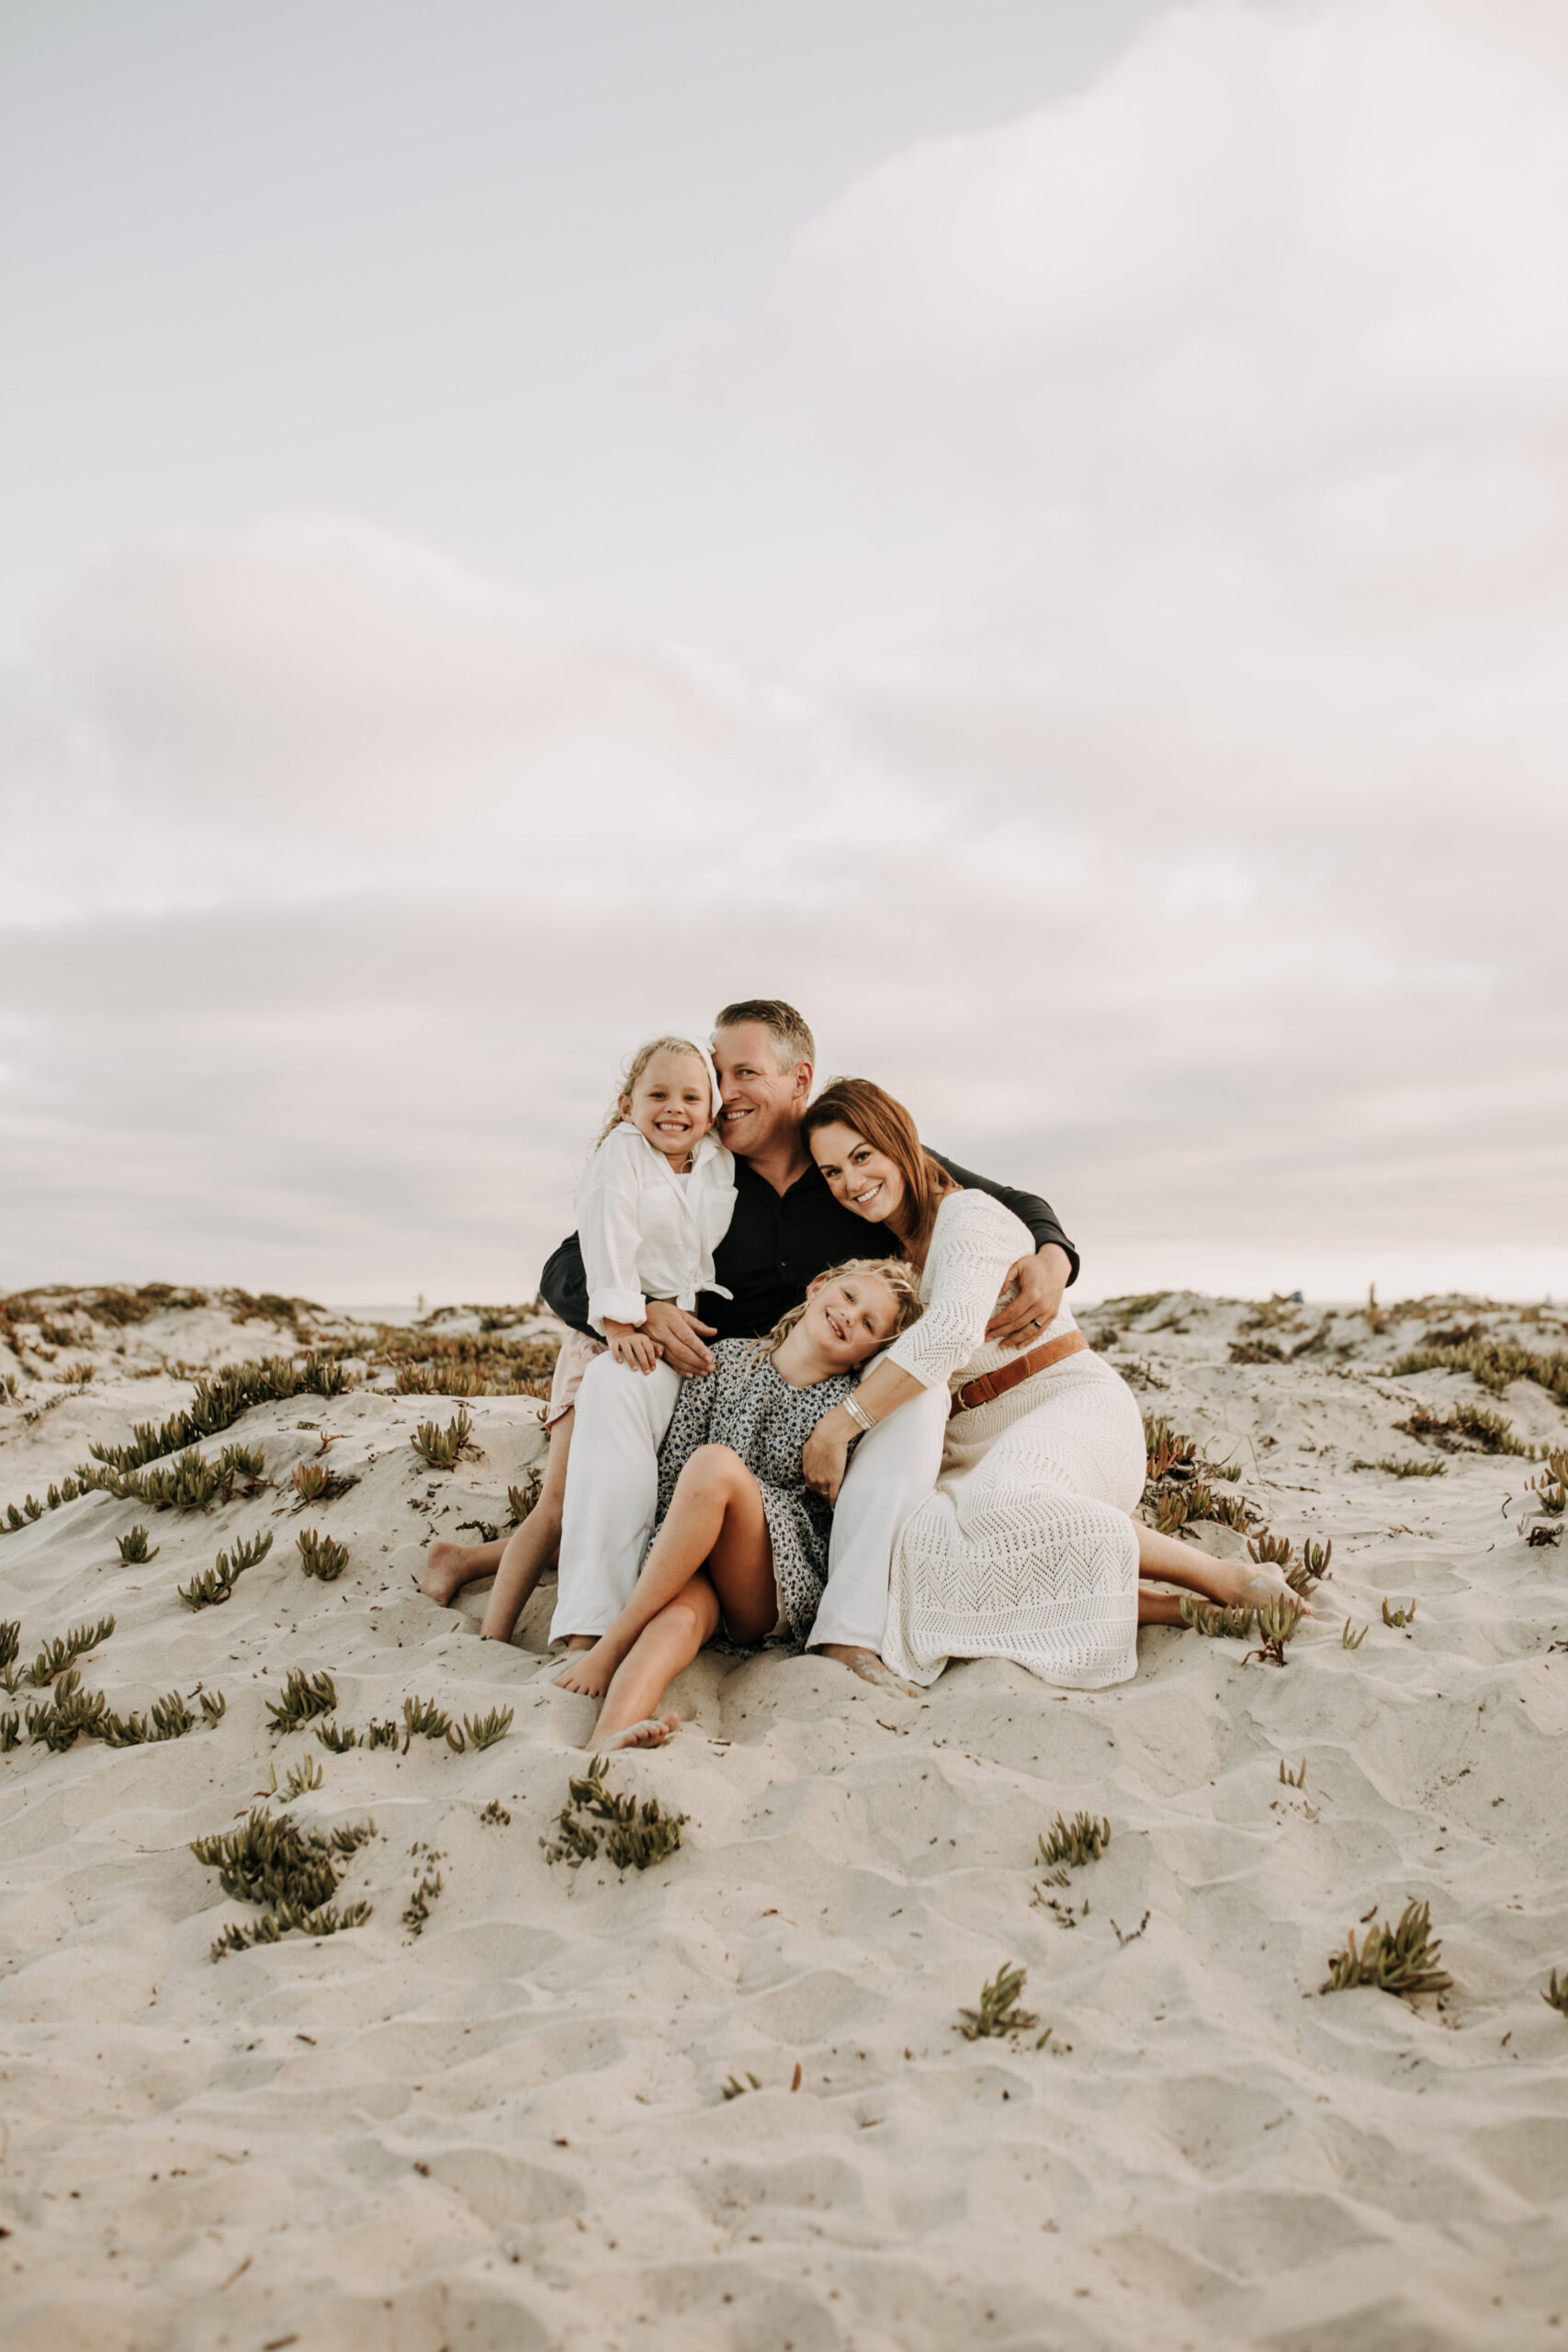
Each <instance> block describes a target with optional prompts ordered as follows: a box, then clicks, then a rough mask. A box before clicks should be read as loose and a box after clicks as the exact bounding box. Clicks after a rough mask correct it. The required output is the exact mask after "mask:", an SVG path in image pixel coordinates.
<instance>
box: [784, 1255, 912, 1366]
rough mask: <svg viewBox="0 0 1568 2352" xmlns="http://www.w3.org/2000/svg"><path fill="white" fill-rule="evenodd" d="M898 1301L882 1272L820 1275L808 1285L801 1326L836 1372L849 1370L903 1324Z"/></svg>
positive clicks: (880, 1346) (807, 1337)
mask: <svg viewBox="0 0 1568 2352" xmlns="http://www.w3.org/2000/svg"><path fill="white" fill-rule="evenodd" d="M898 1316H899V1309H898V1302H897V1299H896V1298H895V1297H894V1295H893V1293H892V1291H891V1289H890V1288H889V1286H888V1285H887V1283H885V1282H883V1281H882V1280H881V1278H880V1276H878V1275H876V1274H862V1273H855V1274H818V1277H817V1280H816V1281H815V1282H814V1283H810V1284H808V1286H807V1293H806V1312H805V1314H804V1315H803V1316H802V1317H801V1318H800V1324H799V1327H798V1328H799V1329H800V1331H801V1333H802V1335H803V1336H804V1337H805V1338H806V1339H807V1340H808V1341H809V1343H810V1345H811V1347H812V1349H813V1350H814V1351H816V1353H817V1354H818V1356H819V1357H820V1358H821V1359H822V1361H823V1362H824V1363H829V1364H830V1365H831V1366H832V1368H833V1370H834V1371H835V1372H849V1371H852V1369H853V1367H854V1366H855V1365H856V1364H857V1363H864V1362H865V1360H866V1358H867V1356H872V1355H874V1354H875V1353H876V1351H877V1349H878V1348H885V1347H886V1345H887V1342H888V1340H891V1339H892V1338H893V1337H894V1335H895V1334H896V1332H897V1329H898Z"/></svg>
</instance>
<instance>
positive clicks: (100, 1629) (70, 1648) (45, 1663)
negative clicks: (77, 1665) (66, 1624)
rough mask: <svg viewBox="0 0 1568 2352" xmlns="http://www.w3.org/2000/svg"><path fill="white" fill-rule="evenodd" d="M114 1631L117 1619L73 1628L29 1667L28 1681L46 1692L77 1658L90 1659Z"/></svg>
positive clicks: (44, 1646)
mask: <svg viewBox="0 0 1568 2352" xmlns="http://www.w3.org/2000/svg"><path fill="white" fill-rule="evenodd" d="M113 1632H114V1619H113V1618H112V1617H100V1618H99V1620H98V1622H97V1623H96V1625H73V1627H72V1628H71V1631H70V1632H69V1633H68V1634H63V1635H62V1634H56V1635H55V1637H54V1639H53V1640H52V1641H51V1642H46V1643H45V1644H44V1645H43V1647H42V1649H41V1650H39V1654H38V1656H37V1657H35V1658H34V1660H33V1662H32V1664H31V1666H30V1667H28V1680H29V1682H31V1684H32V1685H33V1688H34V1689H35V1690H37V1691H43V1690H47V1688H48V1687H49V1685H50V1683H51V1682H52V1681H53V1680H54V1678H55V1676H56V1675H57V1674H63V1673H64V1671H65V1669H66V1668H67V1667H68V1666H71V1665H73V1663H74V1662H75V1660H76V1659H77V1658H79V1657H87V1655H88V1654H89V1652H90V1651H93V1650H96V1648H97V1647H98V1646H99V1645H100V1643H103V1642H107V1640H108V1638H109V1635H110V1634H112V1633H113Z"/></svg>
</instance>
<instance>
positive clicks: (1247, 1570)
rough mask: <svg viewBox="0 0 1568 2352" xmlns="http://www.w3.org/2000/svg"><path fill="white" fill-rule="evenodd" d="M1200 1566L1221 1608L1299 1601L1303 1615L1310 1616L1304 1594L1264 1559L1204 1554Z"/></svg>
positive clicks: (1264, 1605) (1253, 1607) (1246, 1607)
mask: <svg viewBox="0 0 1568 2352" xmlns="http://www.w3.org/2000/svg"><path fill="white" fill-rule="evenodd" d="M1203 1567H1204V1578H1203V1581H1204V1584H1205V1585H1206V1587H1207V1588H1208V1590H1209V1592H1210V1593H1211V1595H1212V1596H1213V1599H1214V1600H1217V1601H1218V1602H1219V1604H1220V1606H1221V1608H1222V1609H1267V1607H1268V1606H1269V1602H1270V1601H1271V1600H1299V1601H1300V1602H1301V1605H1302V1614H1303V1617H1310V1616H1311V1615H1312V1610H1311V1607H1310V1606H1309V1604H1308V1602H1307V1600H1306V1599H1305V1596H1304V1595H1303V1594H1302V1593H1299V1592H1293V1591H1292V1589H1291V1587H1290V1586H1289V1585H1288V1584H1287V1583H1286V1581H1285V1578H1284V1575H1283V1572H1282V1571H1281V1570H1280V1569H1279V1568H1277V1567H1275V1566H1272V1565H1271V1564H1270V1563H1269V1562H1267V1561H1260V1562H1254V1561H1252V1560H1216V1559H1213V1558H1212V1557H1211V1556H1210V1555H1208V1554H1205V1555H1204V1558H1203ZM1211 1571H1212V1573H1211Z"/></svg>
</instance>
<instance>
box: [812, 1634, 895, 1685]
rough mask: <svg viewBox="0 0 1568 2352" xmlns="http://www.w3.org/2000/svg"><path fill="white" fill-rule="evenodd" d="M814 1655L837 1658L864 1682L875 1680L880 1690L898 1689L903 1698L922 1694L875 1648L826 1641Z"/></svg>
mask: <svg viewBox="0 0 1568 2352" xmlns="http://www.w3.org/2000/svg"><path fill="white" fill-rule="evenodd" d="M812 1655H813V1657H833V1658H837V1659H838V1661H839V1664H840V1666H847V1667H848V1668H849V1669H850V1672H851V1673H852V1674H858V1675H859V1676H860V1678H861V1680H862V1681H863V1682H874V1684H875V1685H876V1688H877V1689H878V1690H879V1691H897V1693H898V1696H899V1697H900V1698H901V1699H918V1698H919V1695H920V1694H919V1691H917V1690H916V1688H915V1686H914V1684H913V1683H912V1682H906V1681H905V1680H904V1679H903V1677H902V1676H901V1675H897V1674H895V1673H894V1671H893V1668H891V1667H890V1666H884V1665H883V1663H882V1660H881V1659H880V1658H879V1657H877V1655H876V1652H875V1651H874V1650H863V1649H856V1648H855V1647H854V1646H853V1645H852V1644H851V1643H849V1642H824V1643H823V1645H822V1646H821V1648H820V1649H819V1650H815V1651H813V1653H812Z"/></svg>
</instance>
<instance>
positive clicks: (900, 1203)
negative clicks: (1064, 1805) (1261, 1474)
mask: <svg viewBox="0 0 1568 2352" xmlns="http://www.w3.org/2000/svg"><path fill="white" fill-rule="evenodd" d="M804 1133H805V1136H806V1141H807V1149H808V1150H809V1151H810V1152H811V1154H812V1157H813V1158H814V1159H815V1160H816V1161H817V1164H818V1167H819V1168H820V1169H821V1170H822V1173H823V1175H824V1176H825V1178H826V1179H827V1181H828V1183H829V1187H830V1189H831V1190H832V1192H833V1193H834V1194H835V1196H836V1197H837V1198H838V1199H839V1200H840V1201H842V1202H843V1203H844V1204H845V1205H846V1207H848V1208H851V1209H852V1210H853V1211H854V1213H855V1214H856V1216H863V1217H864V1218H865V1220H866V1221H867V1223H868V1224H871V1225H886V1227H888V1230H889V1231H890V1232H891V1233H892V1234H893V1235H894V1236H895V1237H896V1238H897V1241H898V1244H899V1248H900V1250H901V1251H902V1254H903V1255H904V1256H905V1257H906V1258H908V1259H909V1260H910V1261H911V1262H912V1263H913V1264H915V1265H916V1266H918V1267H919V1269H920V1270H921V1279H920V1295H921V1297H922V1299H923V1300H924V1301H925V1313H924V1315H923V1316H922V1317H920V1320H919V1322H918V1323H917V1324H915V1325H914V1326H913V1328H912V1329H909V1330H908V1331H906V1332H905V1333H904V1334H903V1335H902V1337H901V1338H900V1339H899V1340H897V1342H896V1344H895V1345H894V1346H893V1347H892V1348H890V1349H889V1350H888V1351H887V1353H886V1356H885V1357H884V1358H883V1360H882V1362H881V1363H879V1364H878V1365H877V1366H876V1367H875V1369H874V1371H873V1372H871V1373H870V1374H868V1375H867V1377H866V1378H865V1379H864V1380H863V1381H862V1383H861V1385H860V1386H859V1387H858V1388H857V1389H856V1391H855V1393H854V1395H853V1397H851V1398H847V1399H846V1400H845V1401H844V1402H843V1403H841V1404H840V1405H837V1406H835V1407H834V1408H833V1410H832V1411H831V1412H830V1413H828V1414H826V1415H825V1416H824V1417H823V1419H822V1420H821V1421H820V1422H819V1423H818V1427H817V1429H816V1430H815V1431H814V1432H813V1435H812V1438H811V1441H810V1442H809V1444H808V1445H807V1449H806V1455H805V1465H804V1466H805V1469H806V1474H807V1478H808V1480H809V1481H810V1483H811V1484H812V1485H813V1486H816V1487H818V1489H819V1490H820V1491H821V1492H823V1493H825V1494H827V1495H829V1498H830V1497H832V1496H833V1495H835V1494H836V1493H837V1491H838V1486H839V1482H840V1479H841V1478H842V1476H843V1473H844V1464H845V1462H846V1460H847V1458H848V1453H849V1448H850V1446H851V1444H852V1442H853V1441H854V1439H855V1438H856V1437H857V1436H858V1435H860V1434H861V1433H862V1432H863V1430H868V1429H870V1428H872V1427H874V1425H875V1423H876V1422H877V1421H879V1420H881V1419H884V1418H885V1417H886V1415H887V1414H888V1413H890V1412H896V1411H897V1409H898V1408H899V1406H900V1405H903V1404H905V1403H907V1402H908V1400H909V1398H911V1397H914V1396H916V1395H918V1394H919V1391H920V1390H921V1389H923V1388H929V1387H932V1386H935V1385H938V1384H939V1383H940V1384H941V1385H943V1386H945V1387H947V1388H948V1389H949V1390H950V1391H951V1392H952V1393H953V1408H952V1418H951V1419H949V1422H948V1425H947V1442H946V1445H945V1447H944V1450H943V1453H942V1471H941V1475H940V1476H939V1478H938V1480H937V1486H936V1491H935V1493H934V1494H932V1495H931V1497H930V1498H929V1499H928V1500H927V1501H926V1502H925V1503H923V1504H922V1505H921V1507H920V1509H919V1510H917V1511H916V1512H915V1514H914V1516H913V1517H912V1518H911V1519H910V1520H909V1521H908V1522H907V1523H906V1525H905V1527H904V1529H903V1532H902V1533H901V1534H900V1535H899V1538H898V1540H897V1544H895V1546H894V1555H893V1561H892V1574H891V1584H890V1589H889V1599H888V1611H887V1635H886V1647H885V1649H884V1651H883V1657H884V1659H885V1662H886V1664H887V1665H888V1666H889V1667H891V1668H893V1669H894V1670H895V1672H897V1673H901V1674H905V1675H908V1678H909V1679H910V1680H911V1681H913V1682H917V1683H929V1682H934V1681H935V1680H936V1678H937V1676H938V1675H939V1674H940V1673H941V1672H942V1668H943V1667H944V1666H946V1664H947V1662H948V1659H949V1658H950V1657H1010V1658H1013V1659H1015V1660H1016V1661H1017V1663H1018V1664H1019V1665H1021V1666H1026V1667H1028V1668H1030V1669H1031V1671H1032V1672H1033V1673H1035V1674H1038V1675H1040V1676H1041V1677H1042V1678H1043V1679H1044V1680H1045V1681H1048V1682H1057V1683H1064V1684H1066V1685H1068V1686H1069V1687H1071V1688H1074V1689H1077V1690H1088V1691H1094V1690H1100V1689H1101V1688H1102V1687H1103V1686H1105V1685H1106V1684H1108V1683H1112V1682H1125V1681H1126V1680H1128V1679H1129V1678H1130V1677H1131V1676H1132V1675H1133V1674H1134V1672H1135V1670H1136V1666H1137V1657H1136V1638H1137V1628H1138V1626H1139V1625H1140V1624H1159V1625H1172V1624H1179V1623H1180V1620H1181V1611H1180V1604H1179V1601H1178V1600H1177V1599H1176V1597H1175V1596H1174V1595H1173V1594H1170V1593H1154V1592H1145V1591H1144V1590H1143V1589H1142V1582H1141V1580H1142V1579H1144V1578H1145V1577H1153V1578H1156V1579H1158V1580H1159V1581H1161V1582H1163V1583H1166V1584H1177V1585H1184V1586H1186V1587H1188V1588H1189V1589H1190V1590H1192V1591H1194V1592H1199V1593H1202V1594H1203V1595H1205V1596H1206V1597H1207V1598H1208V1599H1210V1600H1217V1601H1221V1602H1227V1603H1228V1602H1234V1601H1247V1602H1253V1603H1257V1602H1260V1601H1264V1600H1273V1599H1274V1598H1275V1597H1276V1596H1277V1595H1278V1594H1280V1593H1282V1592H1285V1591H1287V1590H1288V1589H1289V1588H1288V1587H1287V1586H1286V1584H1285V1580H1284V1578H1283V1577H1282V1576H1281V1575H1280V1572H1279V1570H1278V1569H1266V1568H1254V1567H1252V1566H1250V1564H1247V1565H1244V1566H1239V1567H1238V1566H1232V1565H1231V1564H1230V1563H1229V1562H1227V1561H1224V1560H1215V1559H1213V1558H1211V1557H1210V1556H1209V1555H1207V1554H1205V1553H1202V1552H1199V1551H1197V1550H1195V1549H1194V1548H1193V1547H1192V1546H1190V1544H1179V1543H1177V1542H1176V1541H1174V1539H1173V1538H1171V1537H1169V1536H1165V1535H1157V1534H1156V1532H1155V1531H1154V1530H1153V1529H1152V1528H1149V1527H1145V1526H1143V1525H1142V1524H1141V1523H1140V1522H1138V1521H1134V1519H1133V1518H1132V1516H1131V1514H1132V1512H1133V1511H1134V1510H1135V1509H1136V1507H1137V1504H1138V1500H1139V1498H1140V1497H1141V1495H1142V1493H1143V1490H1144V1476H1145V1449H1144V1430H1143V1422H1142V1419H1141V1418H1140V1416H1139V1412H1138V1408H1137V1406H1136V1404H1135V1403H1134V1399H1133V1396H1132V1392H1131V1390H1130V1389H1129V1388H1128V1387H1127V1385H1126V1383H1125V1382H1124V1381H1122V1379H1121V1378H1119V1376H1118V1375H1117V1374H1115V1373H1114V1372H1112V1371H1111V1367H1110V1365H1109V1364H1108V1363H1104V1362H1103V1360H1102V1359H1101V1358H1100V1357H1099V1356H1097V1355H1095V1354H1094V1353H1093V1352H1092V1351H1090V1349H1089V1343H1088V1341H1087V1340H1085V1338H1084V1336H1083V1333H1082V1332H1081V1331H1080V1330H1079V1329H1078V1328H1077V1324H1076V1322H1075V1321H1074V1319H1073V1317H1072V1315H1071V1313H1070V1312H1069V1311H1068V1309H1067V1308H1066V1306H1063V1308H1062V1309H1061V1311H1060V1312H1059V1313H1058V1314H1057V1316H1056V1317H1055V1320H1054V1321H1053V1322H1052V1323H1051V1324H1050V1325H1049V1326H1048V1327H1046V1328H1045V1329H1042V1330H1041V1331H1040V1332H1039V1334H1038V1337H1037V1339H1036V1340H1034V1341H1033V1343H1032V1345H1030V1346H1029V1347H1028V1348H1026V1349H1025V1350H1024V1351H1023V1352H1022V1353H1021V1354H1019V1353H1015V1354H1012V1355H1010V1354H1009V1353H1008V1352H1007V1351H1004V1350H1003V1349H1001V1348H999V1347H998V1346H997V1345H996V1344H995V1342H991V1341H987V1340H986V1338H985V1329H986V1325H987V1321H988V1320H989V1318H990V1317H991V1316H992V1315H993V1313H994V1312H995V1310H996V1306H997V1295H998V1290H999V1289H1000V1287H1001V1285H1002V1283H1003V1282H1004V1281H1005V1279H1006V1276H1007V1272H1008V1269H1009V1268H1010V1266H1011V1265H1012V1264H1013V1263H1014V1262H1015V1261H1016V1260H1017V1259H1018V1258H1019V1256H1020V1255H1021V1253H1022V1251H1023V1250H1026V1249H1027V1247H1028V1242H1029V1236H1028V1234H1027V1233H1026V1232H1025V1230H1024V1228H1023V1227H1022V1226H1021V1225H1020V1224H1019V1222H1018V1219H1017V1218H1016V1217H1015V1216H1013V1215H1012V1213H1011V1211H1010V1210H1009V1209H1005V1208H1003V1206H1002V1205H1001V1204H1000V1202H998V1201H995V1200H993V1199H992V1198H991V1197H990V1196H989V1194H988V1193H978V1192H975V1191H973V1190H969V1189H964V1188H962V1187H960V1186H958V1185H956V1184H955V1183H954V1182H953V1179H952V1178H951V1177H950V1176H949V1175H948V1174H947V1172H946V1170H944V1169H942V1167H940V1166H939V1165H938V1163H937V1162H936V1161H935V1160H933V1159H931V1157H930V1156H929V1155H928V1154H927V1153H926V1152H925V1150H924V1149H923V1148H921V1144H920V1140H919V1135H918V1134H917V1132H916V1129H915V1124H914V1121H913V1120H912V1119H911V1117H910V1116H909V1114H908V1111H906V1110H905V1108H904V1106H903V1104H902V1103H897V1102H895V1101H894V1099H893V1097H892V1096H891V1095H890V1094H886V1093H885V1092H884V1091H883V1090H882V1088H881V1087H879V1086H875V1085H873V1083H872V1082H871V1080H868V1079H860V1078H846V1079H836V1080H834V1081H833V1083H832V1084H831V1085H830V1086H829V1088H828V1089H827V1091H826V1092H825V1093H823V1094H822V1095H821V1096H819V1097H818V1101H817V1102H816V1103H813V1105H812V1107H811V1109H810V1110H809V1111H808V1112H807V1114H806V1120H805V1126H804Z"/></svg>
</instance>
